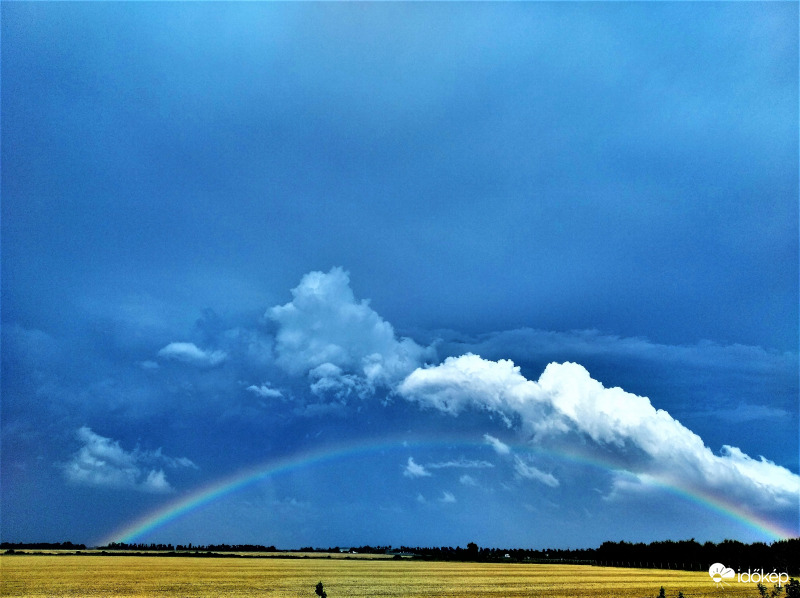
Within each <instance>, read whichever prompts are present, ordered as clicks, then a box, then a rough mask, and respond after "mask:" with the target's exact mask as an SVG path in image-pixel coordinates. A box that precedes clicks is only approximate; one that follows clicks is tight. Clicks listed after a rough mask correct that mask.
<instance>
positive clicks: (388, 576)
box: [0, 554, 758, 598]
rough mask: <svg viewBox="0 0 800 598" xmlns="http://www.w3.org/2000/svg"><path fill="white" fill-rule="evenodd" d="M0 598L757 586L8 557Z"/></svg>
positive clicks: (637, 574)
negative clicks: (320, 586)
mask: <svg viewBox="0 0 800 598" xmlns="http://www.w3.org/2000/svg"><path fill="white" fill-rule="evenodd" d="M0 569H1V571H2V581H0V596H26V597H48V598H49V597H54V596H63V597H66V596H76V597H77V596H81V597H99V596H103V597H116V596H129V597H145V596H148V597H149V596H175V597H178V596H180V597H195V598H206V597H208V598H210V597H212V596H213V597H219V596H230V597H239V596H250V597H255V596H259V597H275V598H279V597H280V598H284V597H286V598H288V597H291V598H300V597H308V598H315V593H314V587H315V585H316V584H317V582H319V581H322V582H323V583H324V586H325V591H326V592H327V594H328V596H329V597H330V598H340V597H352V598H361V597H366V596H370V597H395V596H398V597H399V596H409V597H415V598H416V597H418V598H428V597H431V598H432V597H449V598H466V597H470V598H474V597H476V596H493V597H497V598H513V597H522V596H541V597H547V598H562V597H563V598H567V597H570V598H572V597H575V596H590V597H597V598H601V597H612V596H613V597H615V598H628V597H630V598H644V597H648V596H650V597H653V598H655V597H656V596H657V594H658V591H659V588H660V587H661V586H664V588H665V590H666V595H667V597H668V598H675V597H677V595H678V592H679V591H681V592H683V595H684V596H686V598H700V597H704V596H708V597H712V596H713V597H716V598H719V597H725V598H728V597H740V596H741V597H745V596H749V597H750V598H753V597H757V596H758V592H757V590H756V587H755V584H744V583H731V584H729V585H727V586H725V587H724V588H719V587H716V586H715V585H714V583H713V582H712V581H711V579H710V578H709V575H708V573H706V572H688V571H674V570H658V569H625V568H612V567H593V566H583V565H539V564H518V563H459V562H423V561H414V560H406V559H394V560H392V559H359V558H354V559H344V558H332V559H328V558H305V559H303V558H299V559H298V558H295V559H284V558H266V559H261V558H195V557H191V556H185V557H183V556H180V557H169V558H159V557H156V556H101V555H74V554H71V555H4V556H2V557H0Z"/></svg>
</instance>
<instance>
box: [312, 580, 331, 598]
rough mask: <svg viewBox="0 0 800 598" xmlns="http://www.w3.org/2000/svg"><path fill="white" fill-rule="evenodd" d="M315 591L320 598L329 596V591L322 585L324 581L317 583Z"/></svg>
mask: <svg viewBox="0 0 800 598" xmlns="http://www.w3.org/2000/svg"><path fill="white" fill-rule="evenodd" d="M314 592H316V594H317V596H319V598H328V593H327V592H326V591H325V589H324V588H323V587H322V582H319V583H318V584H317V587H316V588H314Z"/></svg>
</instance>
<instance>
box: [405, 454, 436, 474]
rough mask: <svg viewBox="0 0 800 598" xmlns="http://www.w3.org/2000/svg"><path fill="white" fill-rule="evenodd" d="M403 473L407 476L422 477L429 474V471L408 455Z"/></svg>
mask: <svg viewBox="0 0 800 598" xmlns="http://www.w3.org/2000/svg"><path fill="white" fill-rule="evenodd" d="M403 475H404V476H406V477H407V478H423V477H428V476H430V475H431V472H429V471H428V470H427V469H425V467H424V466H422V465H419V464H418V463H415V462H414V458H413V457H409V458H408V463H406V467H405V469H404V470H403Z"/></svg>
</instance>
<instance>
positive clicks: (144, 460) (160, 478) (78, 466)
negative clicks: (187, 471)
mask: <svg viewBox="0 0 800 598" xmlns="http://www.w3.org/2000/svg"><path fill="white" fill-rule="evenodd" d="M76 436H77V438H78V440H79V441H80V442H81V443H82V444H83V446H82V447H81V448H80V449H79V450H78V451H77V452H76V453H75V454H74V455H73V456H72V459H71V460H70V461H69V462H68V463H65V464H63V465H62V466H61V467H62V470H63V472H64V475H65V476H66V478H67V479H68V480H69V481H70V482H73V483H75V484H81V485H86V486H95V487H101V488H111V489H115V490H137V491H140V492H152V493H166V492H172V486H170V484H169V482H168V481H167V477H166V474H165V473H164V470H163V469H162V468H156V467H151V465H153V463H157V462H160V463H161V464H165V465H167V466H169V467H192V468H195V469H196V468H197V466H196V465H195V464H194V463H192V461H190V460H189V459H187V458H185V457H180V458H173V457H167V456H166V455H162V454H161V450H160V449H159V450H157V451H150V452H147V451H140V450H139V449H138V448H137V449H134V450H133V451H126V450H124V449H123V448H122V447H121V446H120V444H119V442H118V441H116V440H112V439H111V438H106V437H105V436H100V435H99V434H96V433H94V432H93V431H92V430H91V429H90V428H88V427H86V426H83V427H82V428H79V429H78V431H77V434H76Z"/></svg>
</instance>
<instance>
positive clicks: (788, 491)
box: [398, 354, 800, 509]
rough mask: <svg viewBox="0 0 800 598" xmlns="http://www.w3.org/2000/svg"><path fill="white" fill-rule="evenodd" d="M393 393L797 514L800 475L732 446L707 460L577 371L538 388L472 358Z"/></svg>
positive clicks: (673, 424) (427, 371)
mask: <svg viewBox="0 0 800 598" xmlns="http://www.w3.org/2000/svg"><path fill="white" fill-rule="evenodd" d="M398 392H399V393H400V394H401V395H402V396H404V397H405V398H406V399H408V400H410V401H414V402H417V403H419V404H420V405H422V406H426V407H432V408H435V409H438V410H440V411H443V412H445V413H449V414H452V415H457V414H458V413H460V412H461V411H463V410H465V409H468V408H473V409H474V408H477V409H485V410H488V411H491V412H495V413H498V414H501V415H502V416H503V417H504V418H505V419H506V421H509V422H510V421H511V420H512V418H514V421H519V422H520V425H521V427H522V428H523V430H524V431H525V432H526V433H527V434H528V435H529V436H530V437H531V438H532V442H533V444H539V445H544V446H546V445H548V444H549V443H558V442H559V440H560V441H563V440H565V439H569V438H571V437H573V436H576V437H579V438H580V440H581V441H580V442H578V443H574V444H575V450H583V451H584V452H586V453H587V454H588V455H591V454H593V452H595V451H596V450H597V449H598V448H601V449H602V450H603V451H604V453H606V454H609V455H611V456H612V457H613V458H614V459H615V462H616V463H617V464H618V465H620V466H622V467H624V468H625V469H627V470H629V471H631V472H634V473H643V474H648V475H653V476H655V477H657V478H658V479H661V480H662V481H666V482H668V483H672V484H675V485H678V486H680V487H683V488H686V489H693V490H696V491H704V492H710V493H714V494H719V495H725V496H726V497H728V498H738V499H741V500H742V501H744V502H746V503H747V504H749V505H751V506H756V507H758V508H765V509H770V508H785V507H788V506H790V505H792V504H794V505H796V503H797V496H798V494H800V476H798V475H797V474H794V473H792V472H790V471H789V470H788V469H786V468H784V467H781V466H779V465H776V464H774V463H772V462H770V461H768V460H766V459H764V458H760V459H753V458H752V457H750V456H748V455H746V454H744V453H743V452H742V451H740V450H739V449H738V448H735V447H728V446H726V447H723V449H722V450H721V451H720V453H719V454H715V453H713V452H712V451H711V449H709V448H708V447H706V446H705V444H704V443H703V440H702V439H701V438H700V437H699V436H698V435H697V434H695V433H694V432H692V431H691V430H689V429H688V428H686V427H685V426H683V425H682V424H681V423H680V422H679V421H677V420H675V419H674V418H673V417H672V416H671V415H670V414H669V413H667V412H666V411H664V410H662V409H656V408H655V407H654V406H653V405H652V404H651V402H650V400H649V399H648V398H646V397H641V396H638V395H635V394H632V393H629V392H626V391H624V390H622V389H621V388H605V387H604V386H603V385H602V384H601V383H600V382H598V381H597V380H594V379H593V378H592V377H591V376H590V375H589V373H588V372H587V371H586V369H585V368H583V367H582V366H581V365H579V364H576V363H561V364H559V363H551V364H549V365H548V366H547V367H546V368H545V370H544V372H543V373H542V375H541V376H540V377H539V380H538V381H532V380H528V379H526V378H525V377H524V376H523V375H522V374H521V373H520V371H519V368H518V367H517V366H515V365H514V364H513V363H512V362H511V361H509V360H499V361H490V360H485V359H482V358H481V357H479V356H477V355H472V354H468V355H463V356H461V357H450V358H448V359H446V360H445V361H444V362H443V363H442V364H440V365H438V366H435V367H427V368H419V369H417V370H415V371H414V372H412V373H411V374H410V375H409V376H408V377H407V378H406V379H405V380H404V381H403V382H402V383H401V384H400V385H399V388H398ZM486 440H487V442H489V443H490V444H492V445H493V446H495V445H494V443H493V441H492V440H491V439H490V438H486ZM581 447H582V448H581ZM515 467H516V471H517V473H518V474H519V475H521V476H523V477H532V478H535V479H539V481H542V482H544V483H548V485H553V482H557V480H555V478H552V480H551V479H550V478H548V477H547V476H548V475H549V474H544V473H542V472H538V473H537V471H538V470H536V471H534V469H532V468H531V466H529V465H527V464H525V463H524V462H519V461H518V462H516V466H515Z"/></svg>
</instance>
